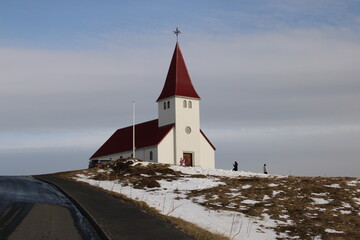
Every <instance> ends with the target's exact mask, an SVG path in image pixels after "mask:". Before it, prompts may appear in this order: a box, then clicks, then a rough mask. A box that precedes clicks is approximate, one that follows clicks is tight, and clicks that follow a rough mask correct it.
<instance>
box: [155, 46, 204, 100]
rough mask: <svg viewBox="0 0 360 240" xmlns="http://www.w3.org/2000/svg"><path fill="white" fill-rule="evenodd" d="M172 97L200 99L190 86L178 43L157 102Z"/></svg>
mask: <svg viewBox="0 0 360 240" xmlns="http://www.w3.org/2000/svg"><path fill="white" fill-rule="evenodd" d="M173 96H182V97H189V98H196V99H200V97H199V95H198V94H197V92H196V91H195V88H194V86H193V85H192V82H191V79H190V76H189V73H188V70H187V68H186V65H185V61H184V58H183V56H182V53H181V51H180V47H179V43H178V42H177V43H176V46H175V50H174V54H173V57H172V59H171V63H170V67H169V71H168V74H167V76H166V80H165V84H164V87H163V90H162V92H161V94H160V96H159V98H158V99H157V102H158V101H160V100H162V99H164V98H168V97H173Z"/></svg>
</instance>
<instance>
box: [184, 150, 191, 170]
mask: <svg viewBox="0 0 360 240" xmlns="http://www.w3.org/2000/svg"><path fill="white" fill-rule="evenodd" d="M183 159H184V160H185V166H189V167H191V166H192V165H193V162H192V153H183Z"/></svg>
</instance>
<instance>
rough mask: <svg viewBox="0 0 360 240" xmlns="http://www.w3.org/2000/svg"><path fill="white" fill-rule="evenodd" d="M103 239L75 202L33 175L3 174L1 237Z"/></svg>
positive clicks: (0, 218)
mask: <svg viewBox="0 0 360 240" xmlns="http://www.w3.org/2000/svg"><path fill="white" fill-rule="evenodd" d="M3 239H9V240H13V239H37V240H38V239H72V240H77V239H89V240H91V239H94V240H97V239H101V238H100V237H99V235H98V234H97V233H96V231H95V230H94V229H93V227H92V226H91V224H90V223H89V221H88V220H87V219H86V218H85V217H84V216H83V215H82V214H81V213H80V212H79V210H78V209H77V208H76V206H74V205H73V204H72V202H71V201H70V200H69V199H68V198H67V197H66V196H64V195H63V194H62V193H61V192H59V191H58V190H57V189H56V188H55V187H53V186H51V185H50V184H47V183H44V182H42V181H40V180H37V179H34V178H31V177H15V176H14V177H12V176H10V177H3V176H0V240H3Z"/></svg>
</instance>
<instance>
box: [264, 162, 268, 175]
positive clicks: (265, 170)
mask: <svg viewBox="0 0 360 240" xmlns="http://www.w3.org/2000/svg"><path fill="white" fill-rule="evenodd" d="M264 174H268V172H267V169H266V163H265V164H264Z"/></svg>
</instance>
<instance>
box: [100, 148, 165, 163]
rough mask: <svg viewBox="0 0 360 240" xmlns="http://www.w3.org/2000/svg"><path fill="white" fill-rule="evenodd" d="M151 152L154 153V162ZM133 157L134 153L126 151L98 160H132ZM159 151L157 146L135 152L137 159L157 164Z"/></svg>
mask: <svg viewBox="0 0 360 240" xmlns="http://www.w3.org/2000/svg"><path fill="white" fill-rule="evenodd" d="M150 152H153V160H150ZM132 155H133V151H132V150H131V151H126V152H121V153H116V154H112V155H106V156H102V157H99V158H96V159H98V160H117V159H119V158H130V157H132ZM157 155H158V151H157V147H156V146H151V147H146V148H140V149H136V150H135V157H136V158H138V159H141V160H146V161H152V162H157V157H158V156H157Z"/></svg>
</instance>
